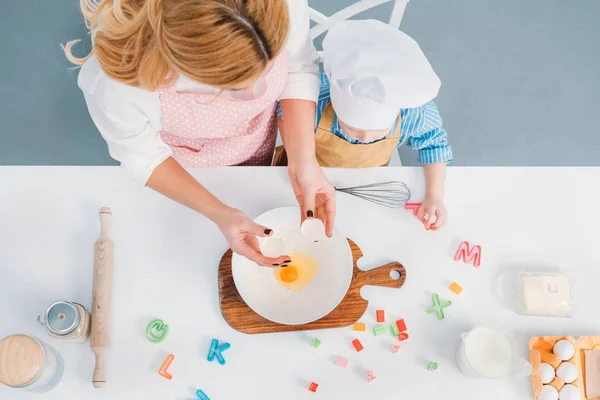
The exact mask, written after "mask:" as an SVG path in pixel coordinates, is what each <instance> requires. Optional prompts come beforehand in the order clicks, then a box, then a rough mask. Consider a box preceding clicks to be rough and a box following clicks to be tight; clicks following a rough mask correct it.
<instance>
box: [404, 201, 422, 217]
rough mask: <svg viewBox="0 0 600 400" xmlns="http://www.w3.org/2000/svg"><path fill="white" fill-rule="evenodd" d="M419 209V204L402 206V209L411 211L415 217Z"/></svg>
mask: <svg viewBox="0 0 600 400" xmlns="http://www.w3.org/2000/svg"><path fill="white" fill-rule="evenodd" d="M419 207H421V203H406V204H405V205H404V209H405V210H409V211H411V210H412V212H413V214H414V216H415V217H416V216H417V214H418V213H419Z"/></svg>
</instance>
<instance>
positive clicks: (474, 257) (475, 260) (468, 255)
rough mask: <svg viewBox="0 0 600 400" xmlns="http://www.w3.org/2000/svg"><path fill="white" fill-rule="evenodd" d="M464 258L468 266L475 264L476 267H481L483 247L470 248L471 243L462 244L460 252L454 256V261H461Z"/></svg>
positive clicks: (459, 248)
mask: <svg viewBox="0 0 600 400" xmlns="http://www.w3.org/2000/svg"><path fill="white" fill-rule="evenodd" d="M461 258H462V260H463V262H465V263H466V264H471V263H472V264H473V266H474V267H479V265H480V264H481V246H479V245H477V246H473V247H472V248H471V247H470V246H469V242H462V243H461V244H460V246H458V250H457V251H456V254H455V255H454V261H460V259H461Z"/></svg>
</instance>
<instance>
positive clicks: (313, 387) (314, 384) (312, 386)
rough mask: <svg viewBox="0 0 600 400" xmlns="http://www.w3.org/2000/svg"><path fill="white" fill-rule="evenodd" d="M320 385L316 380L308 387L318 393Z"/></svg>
mask: <svg viewBox="0 0 600 400" xmlns="http://www.w3.org/2000/svg"><path fill="white" fill-rule="evenodd" d="M318 387H319V385H318V384H317V383H315V382H311V384H310V386H309V387H308V390H310V391H311V392H313V393H317V388H318Z"/></svg>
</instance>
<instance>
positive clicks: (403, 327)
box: [396, 319, 406, 332]
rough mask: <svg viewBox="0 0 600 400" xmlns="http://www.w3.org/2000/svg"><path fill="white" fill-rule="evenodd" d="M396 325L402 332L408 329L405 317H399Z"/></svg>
mask: <svg viewBox="0 0 600 400" xmlns="http://www.w3.org/2000/svg"><path fill="white" fill-rule="evenodd" d="M396 326H397V327H398V330H399V331H400V332H404V331H405V330H406V323H405V322H404V320H403V319H399V320H398V321H396Z"/></svg>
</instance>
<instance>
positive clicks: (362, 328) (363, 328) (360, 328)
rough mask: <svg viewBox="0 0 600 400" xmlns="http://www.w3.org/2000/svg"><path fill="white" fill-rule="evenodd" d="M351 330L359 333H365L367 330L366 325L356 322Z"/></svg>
mask: <svg viewBox="0 0 600 400" xmlns="http://www.w3.org/2000/svg"><path fill="white" fill-rule="evenodd" d="M352 329H354V330H355V331H359V332H365V331H366V330H367V324H365V323H362V322H357V323H355V324H354V325H353V326H352Z"/></svg>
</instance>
